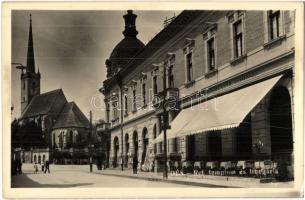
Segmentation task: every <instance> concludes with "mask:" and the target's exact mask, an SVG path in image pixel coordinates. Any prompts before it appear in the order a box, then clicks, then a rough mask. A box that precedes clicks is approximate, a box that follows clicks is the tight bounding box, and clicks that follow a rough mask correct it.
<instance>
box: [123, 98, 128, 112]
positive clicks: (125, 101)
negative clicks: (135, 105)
mask: <svg viewBox="0 0 305 200" xmlns="http://www.w3.org/2000/svg"><path fill="white" fill-rule="evenodd" d="M124 105H125V106H124V108H125V109H124V110H125V115H127V114H128V98H127V95H125V96H124Z"/></svg>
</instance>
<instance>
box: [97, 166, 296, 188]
mask: <svg viewBox="0 0 305 200" xmlns="http://www.w3.org/2000/svg"><path fill="white" fill-rule="evenodd" d="M93 173H96V174H103V175H108V176H117V177H126V178H133V179H142V180H149V181H162V182H168V183H177V184H183V185H194V186H199V187H233V188H273V187H280V188H290V187H293V182H292V181H291V182H271V183H261V182H260V179H258V178H243V177H227V176H211V175H189V174H188V175H171V174H168V179H167V180H166V179H163V177H162V173H153V172H138V174H133V172H132V170H131V169H124V171H121V170H120V169H106V170H101V171H97V170H94V172H93Z"/></svg>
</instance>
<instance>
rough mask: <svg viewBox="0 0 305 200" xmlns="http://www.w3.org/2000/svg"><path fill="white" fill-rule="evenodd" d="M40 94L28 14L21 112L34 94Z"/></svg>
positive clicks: (22, 74) (38, 75)
mask: <svg viewBox="0 0 305 200" xmlns="http://www.w3.org/2000/svg"><path fill="white" fill-rule="evenodd" d="M39 94H40V73H39V69H38V71H37V73H36V71H35V59H34V46H33V33H32V18H31V15H30V28H29V40H28V52H27V63H26V68H25V72H23V71H22V73H21V113H23V111H24V109H25V108H26V106H27V105H28V104H29V103H30V102H31V100H32V99H33V97H34V96H35V95H39Z"/></svg>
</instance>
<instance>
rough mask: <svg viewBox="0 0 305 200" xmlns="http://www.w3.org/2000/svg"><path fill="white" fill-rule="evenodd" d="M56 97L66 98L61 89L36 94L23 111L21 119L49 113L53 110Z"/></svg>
mask: <svg viewBox="0 0 305 200" xmlns="http://www.w3.org/2000/svg"><path fill="white" fill-rule="evenodd" d="M60 93H62V95H60ZM56 98H65V96H64V95H63V91H62V90H61V89H57V90H53V91H50V92H46V93H43V94H40V95H36V96H34V97H33V99H32V100H31V102H30V104H29V105H28V106H27V107H26V108H25V110H24V111H23V113H22V115H21V119H23V118H28V117H34V116H38V115H44V114H48V113H49V112H51V111H52V106H53V105H54V103H55V101H56Z"/></svg>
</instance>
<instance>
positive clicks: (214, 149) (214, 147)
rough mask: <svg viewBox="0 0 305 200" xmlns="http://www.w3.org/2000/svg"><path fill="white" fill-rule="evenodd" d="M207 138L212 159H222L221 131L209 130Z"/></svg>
mask: <svg viewBox="0 0 305 200" xmlns="http://www.w3.org/2000/svg"><path fill="white" fill-rule="evenodd" d="M207 139H208V152H209V157H210V160H211V161H220V159H221V154H222V144H221V131H209V132H208V133H207Z"/></svg>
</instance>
